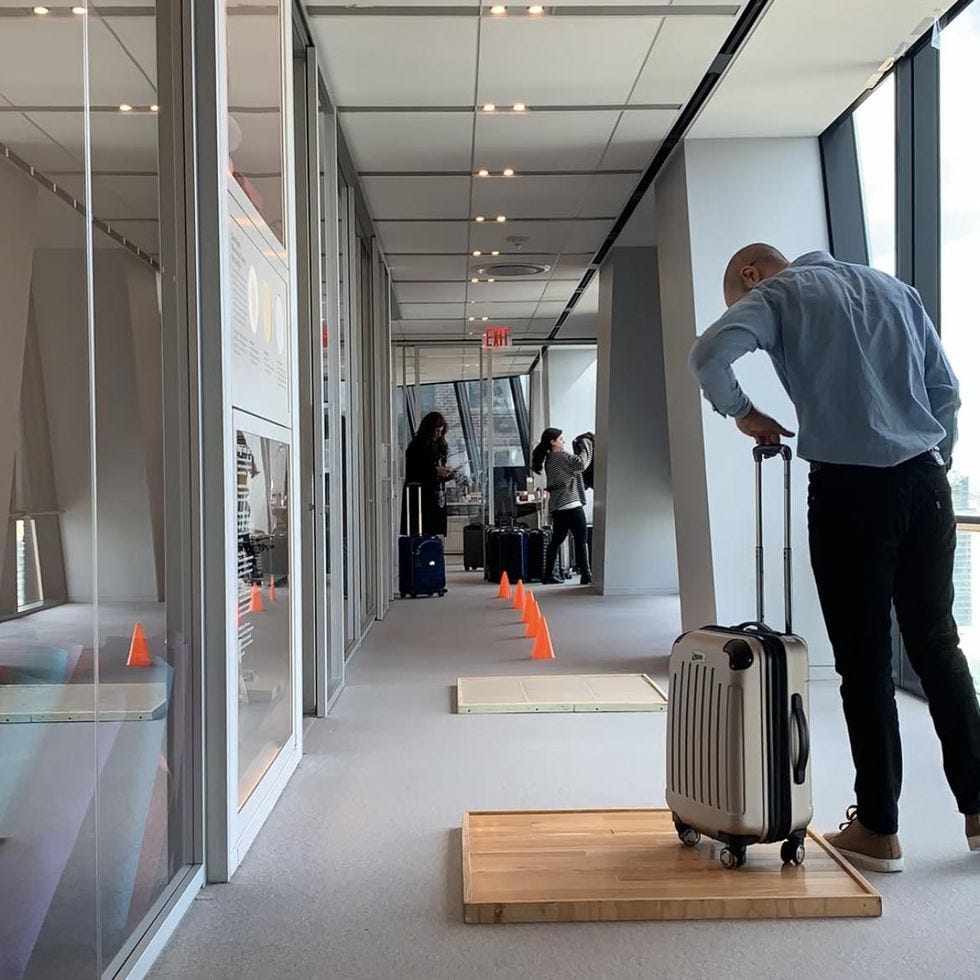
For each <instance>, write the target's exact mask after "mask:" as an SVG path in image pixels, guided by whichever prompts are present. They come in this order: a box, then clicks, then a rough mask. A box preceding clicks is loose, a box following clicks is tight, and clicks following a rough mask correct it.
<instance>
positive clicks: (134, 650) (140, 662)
mask: <svg viewBox="0 0 980 980" xmlns="http://www.w3.org/2000/svg"><path fill="white" fill-rule="evenodd" d="M126 666H127V667H152V666H153V660H152V659H151V657H150V645H149V643H147V642H146V634H145V633H144V632H143V627H142V626H141V625H140V624H139V623H137V624H136V626H135V628H134V629H133V639H132V641H131V642H130V644H129V657H128V658H127V660H126Z"/></svg>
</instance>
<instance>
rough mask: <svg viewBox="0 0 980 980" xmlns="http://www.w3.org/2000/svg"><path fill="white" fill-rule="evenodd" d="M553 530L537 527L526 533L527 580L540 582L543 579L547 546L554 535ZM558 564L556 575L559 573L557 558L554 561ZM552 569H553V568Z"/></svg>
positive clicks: (559, 564) (559, 563)
mask: <svg viewBox="0 0 980 980" xmlns="http://www.w3.org/2000/svg"><path fill="white" fill-rule="evenodd" d="M554 533H555V532H554V530H553V529H552V528H550V527H542V528H538V529H537V530H534V531H529V532H528V535H527V538H528V540H527V552H528V558H527V565H528V568H527V579H526V581H528V582H542V581H544V577H545V573H546V571H547V569H546V568H545V559H546V557H547V554H548V546H549V545H550V544H551V539H552V538H553V537H554ZM555 564H556V565H558V566H559V571H558V572H556V573H555V574H556V575H560V566H561V559H560V558H559V559H557V560H556V562H555ZM553 571H554V570H553Z"/></svg>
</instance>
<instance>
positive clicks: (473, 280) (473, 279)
mask: <svg viewBox="0 0 980 980" xmlns="http://www.w3.org/2000/svg"><path fill="white" fill-rule="evenodd" d="M479 281H480V280H479V279H477V278H476V277H475V276H474V277H473V278H472V279H471V280H470V282H479Z"/></svg>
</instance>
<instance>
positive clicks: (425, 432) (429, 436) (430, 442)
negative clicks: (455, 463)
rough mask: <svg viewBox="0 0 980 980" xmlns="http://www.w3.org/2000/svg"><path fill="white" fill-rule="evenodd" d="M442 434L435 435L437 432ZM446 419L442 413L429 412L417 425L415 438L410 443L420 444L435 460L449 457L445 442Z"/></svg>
mask: <svg viewBox="0 0 980 980" xmlns="http://www.w3.org/2000/svg"><path fill="white" fill-rule="evenodd" d="M440 427H441V428H442V433H441V434H439V435H437V434H436V433H437V430H438V429H439V428H440ZM447 428H448V426H447V425H446V417H445V416H444V415H443V414H442V412H429V414H428V415H426V416H425V418H423V419H422V421H421V422H420V423H419V427H418V429H417V430H416V433H415V438H414V439H413V440H412V442H416V443H421V444H423V445H425V446H427V447H428V449H429V451H430V452H431V453H432V456H433V458H435V459H446V458H447V457H448V456H449V443H447V442H446V429H447Z"/></svg>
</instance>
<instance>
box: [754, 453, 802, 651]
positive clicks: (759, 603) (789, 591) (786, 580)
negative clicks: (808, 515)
mask: <svg viewBox="0 0 980 980" xmlns="http://www.w3.org/2000/svg"><path fill="white" fill-rule="evenodd" d="M773 456H782V458H783V603H784V605H785V607H786V632H787V633H792V632H793V544H792V532H793V528H792V518H791V511H792V499H791V496H790V469H791V465H790V464H791V463H792V461H793V450H792V449H790V447H789V446H784V445H781V444H779V445H774V446H756V447H755V448H754V449H753V450H752V458H753V459H754V460H755V589H756V616H757V618H758V621H759V622H760V623H764V622H765V621H766V600H765V591H766V581H765V560H764V548H763V543H762V463H763V461H764V460H767V459H771V458H772V457H773Z"/></svg>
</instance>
